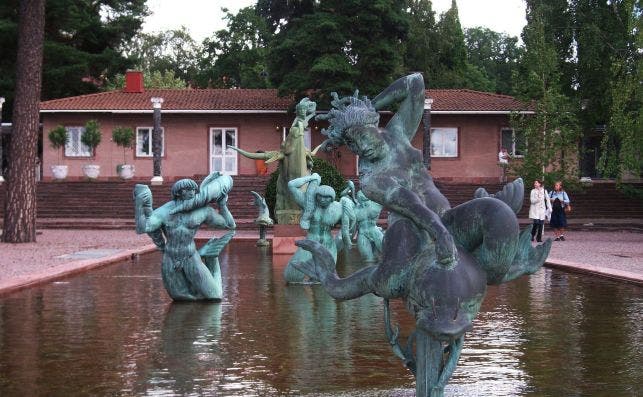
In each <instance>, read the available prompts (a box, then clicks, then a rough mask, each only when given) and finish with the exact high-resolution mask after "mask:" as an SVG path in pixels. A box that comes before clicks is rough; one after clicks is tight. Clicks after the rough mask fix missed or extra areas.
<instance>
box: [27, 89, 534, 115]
mask: <svg viewBox="0 0 643 397" xmlns="http://www.w3.org/2000/svg"><path fill="white" fill-rule="evenodd" d="M427 95H428V96H429V97H430V98H433V105H432V110H433V111H436V112H507V111H520V110H529V107H528V106H527V105H526V104H525V103H523V102H521V101H518V100H517V99H515V98H513V97H511V96H507V95H499V94H493V93H488V92H481V91H473V90H466V89H436V90H427ZM152 97H162V98H163V99H164V102H163V110H164V111H176V112H180V111H193V112H194V111H195V112H199V111H235V110H241V111H252V110H257V111H260V112H261V111H280V112H281V111H286V110H287V109H288V107H289V106H290V104H291V103H292V97H278V96H277V90H272V89H229V90H228V89H150V90H145V92H142V93H125V92H123V91H109V92H101V93H98V94H89V95H80V96H74V97H68V98H61V99H53V100H50V101H44V102H41V104H40V109H41V111H45V112H48V111H67V112H70V111H85V112H87V111H98V112H101V111H120V112H124V113H127V111H134V112H140V111H150V112H151V111H152V104H151V102H150V99H151V98H152Z"/></svg>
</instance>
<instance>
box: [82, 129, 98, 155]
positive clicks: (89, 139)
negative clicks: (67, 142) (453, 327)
mask: <svg viewBox="0 0 643 397" xmlns="http://www.w3.org/2000/svg"><path fill="white" fill-rule="evenodd" d="M101 138H102V135H101V132H100V124H99V123H98V121H96V120H89V121H88V122H87V123H85V131H84V132H83V134H82V135H81V136H80V141H81V142H82V143H83V145H86V146H87V147H88V148H89V150H90V153H91V154H92V157H94V150H95V149H96V147H97V146H98V145H99V144H100V141H101Z"/></svg>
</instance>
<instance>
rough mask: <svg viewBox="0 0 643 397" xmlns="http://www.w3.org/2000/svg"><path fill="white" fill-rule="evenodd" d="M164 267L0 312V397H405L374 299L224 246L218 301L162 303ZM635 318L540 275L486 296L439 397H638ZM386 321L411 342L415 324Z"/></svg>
mask: <svg viewBox="0 0 643 397" xmlns="http://www.w3.org/2000/svg"><path fill="white" fill-rule="evenodd" d="M159 258H160V255H159V254H150V255H146V256H143V257H140V258H139V259H137V260H133V261H128V262H125V263H121V264H117V265H113V266H109V267H105V268H102V269H99V270H95V271H91V272H89V273H86V274H84V275H81V276H78V277H74V278H69V279H66V280H63V281H59V282H54V283H51V284H47V285H44V286H42V287H39V288H32V289H28V290H25V291H22V292H18V293H15V294H12V295H9V296H6V297H4V298H3V299H0V395H1V396H45V395H46V396H70V395H127V396H131V395H137V396H139V395H151V396H174V395H176V396H186V395H195V396H198V395H216V396H266V395H269V396H271V395H324V396H336V395H340V396H412V395H413V394H414V390H415V388H414V379H413V377H412V376H411V375H410V373H409V372H408V371H407V370H406V369H404V368H403V367H402V364H401V362H400V361H399V360H398V359H397V358H395V356H394V355H393V353H392V352H391V350H390V348H389V346H388V343H387V342H386V339H385V336H384V330H383V313H382V304H381V299H379V298H377V297H375V296H368V297H363V298H360V299H357V300H354V301H349V302H335V301H334V300H332V299H331V298H330V297H328V296H327V295H326V293H325V292H324V291H323V290H322V289H321V288H319V287H302V286H290V287H286V286H285V285H284V283H283V281H282V277H281V272H282V270H283V267H284V266H285V263H286V261H287V258H280V257H279V258H276V259H275V261H274V262H273V258H272V255H271V254H270V251H267V250H266V249H265V248H257V247H255V246H254V243H253V242H241V241H234V242H233V243H232V244H230V246H229V247H228V248H227V249H226V251H225V252H224V254H223V255H222V258H221V259H222V260H221V262H222V273H223V280H224V292H225V299H224V300H223V302H221V303H172V302H171V300H170V299H169V298H168V296H167V294H166V292H165V290H164V288H163V285H162V282H161V274H160V265H159ZM353 262H356V261H355V260H353V261H345V263H342V264H340V273H344V274H345V273H347V272H349V271H352V270H354V269H355V268H356V265H353V264H351V263H353ZM642 304H643V289H641V288H639V287H636V286H633V285H628V284H621V283H615V282H612V281H607V280H604V279H599V278H594V277H586V276H580V275H572V274H567V273H562V272H557V271H551V270H541V271H540V272H538V273H537V274H535V275H534V276H531V277H529V278H522V279H520V280H517V281H514V282H512V283H509V284H506V285H502V286H499V287H491V288H490V289H489V292H488V294H487V298H486V300H485V302H484V305H483V308H482V310H481V312H480V314H479V316H478V319H477V320H476V322H475V324H474V331H473V332H471V333H469V334H468V335H467V337H466V338H465V346H464V350H463V353H462V357H461V358H460V361H459V366H458V369H457V370H456V372H455V374H454V375H453V377H452V379H451V383H450V384H449V386H448V387H447V390H446V395H449V396H476V395H479V396H634V395H637V394H638V393H640V385H641V384H643V375H642V374H643V354H642V352H641V341H642V340H643V326H642V325H641V323H642V320H643V307H642V306H643V305H642ZM393 310H394V312H395V313H396V316H395V322H397V323H399V324H400V326H401V330H402V332H401V333H402V335H408V333H409V332H410V330H411V329H412V319H411V318H410V317H409V316H408V315H407V313H406V311H405V309H404V308H403V307H402V305H400V304H398V303H396V304H395V306H394V308H393Z"/></svg>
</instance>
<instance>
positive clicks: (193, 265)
mask: <svg viewBox="0 0 643 397" xmlns="http://www.w3.org/2000/svg"><path fill="white" fill-rule="evenodd" d="M230 189H232V178H231V177H229V176H225V175H220V174H219V173H214V174H211V175H209V176H208V177H206V178H205V179H204V180H203V182H202V183H201V186H200V187H199V186H197V184H196V182H194V181H193V180H191V179H181V180H179V181H177V182H176V183H174V185H173V186H172V198H173V199H172V201H169V202H167V203H165V204H164V205H162V206H161V207H159V208H157V209H155V210H153V209H152V192H151V191H150V189H149V187H148V186H146V185H136V186H135V187H134V205H135V207H134V211H135V220H136V232H137V233H138V234H142V233H147V234H148V235H149V236H150V237H151V238H152V240H153V241H154V244H156V246H157V247H158V249H159V250H161V251H162V252H163V261H162V264H161V275H162V277H163V285H164V286H165V289H166V290H167V292H168V294H169V295H170V297H171V298H172V299H173V300H176V301H196V300H220V299H221V298H222V297H223V287H222V280H221V270H220V268H219V259H218V257H219V253H220V252H221V250H222V249H223V248H224V247H225V246H226V245H227V244H228V242H229V241H230V240H231V239H232V237H233V236H234V231H231V232H228V233H227V234H225V235H224V236H223V237H221V238H213V239H211V240H210V241H208V242H207V243H206V244H205V245H204V246H203V247H202V248H201V249H199V250H197V249H196V245H195V244H194V236H195V235H196V232H197V230H198V229H199V227H200V226H201V225H202V224H204V223H205V224H207V225H210V226H212V227H216V228H223V229H234V228H236V225H235V222H234V219H233V218H232V214H231V213H230V211H229V210H228V206H227V199H228V192H229V191H230ZM212 201H216V202H217V203H218V206H219V212H217V211H215V209H214V208H212V207H210V206H209V205H208V204H209V203H210V202H212ZM202 258H203V261H205V263H204V262H203V261H202V260H201V259H202Z"/></svg>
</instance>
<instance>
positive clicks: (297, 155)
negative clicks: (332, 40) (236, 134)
mask: <svg viewBox="0 0 643 397" xmlns="http://www.w3.org/2000/svg"><path fill="white" fill-rule="evenodd" d="M316 109H317V105H316V103H315V102H313V101H311V100H310V99H308V98H304V99H302V100H301V101H299V103H298V104H297V106H296V108H295V112H296V113H295V120H294V121H293V123H292V126H291V127H290V130H289V131H288V135H287V136H286V139H285V140H284V141H283V142H282V143H281V147H280V148H279V150H274V151H266V152H264V153H251V152H248V151H245V150H242V149H240V148H237V147H234V146H228V147H229V148H231V149H234V150H236V151H237V152H239V153H241V154H242V155H243V156H245V157H247V158H250V159H255V160H265V161H266V163H272V162H274V161H279V178H278V179H277V197H276V202H275V216H276V217H277V223H278V224H291V225H294V224H297V223H299V220H300V213H301V210H300V208H299V206H298V205H297V203H296V202H295V200H294V199H293V197H291V195H290V193H289V191H288V182H289V181H292V180H293V179H297V178H300V177H302V176H306V175H310V170H311V169H312V156H313V154H312V153H311V152H310V151H309V150H308V149H307V148H306V146H305V145H304V132H305V130H306V128H308V121H309V120H310V119H311V118H313V117H314V116H315V110H316Z"/></svg>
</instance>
